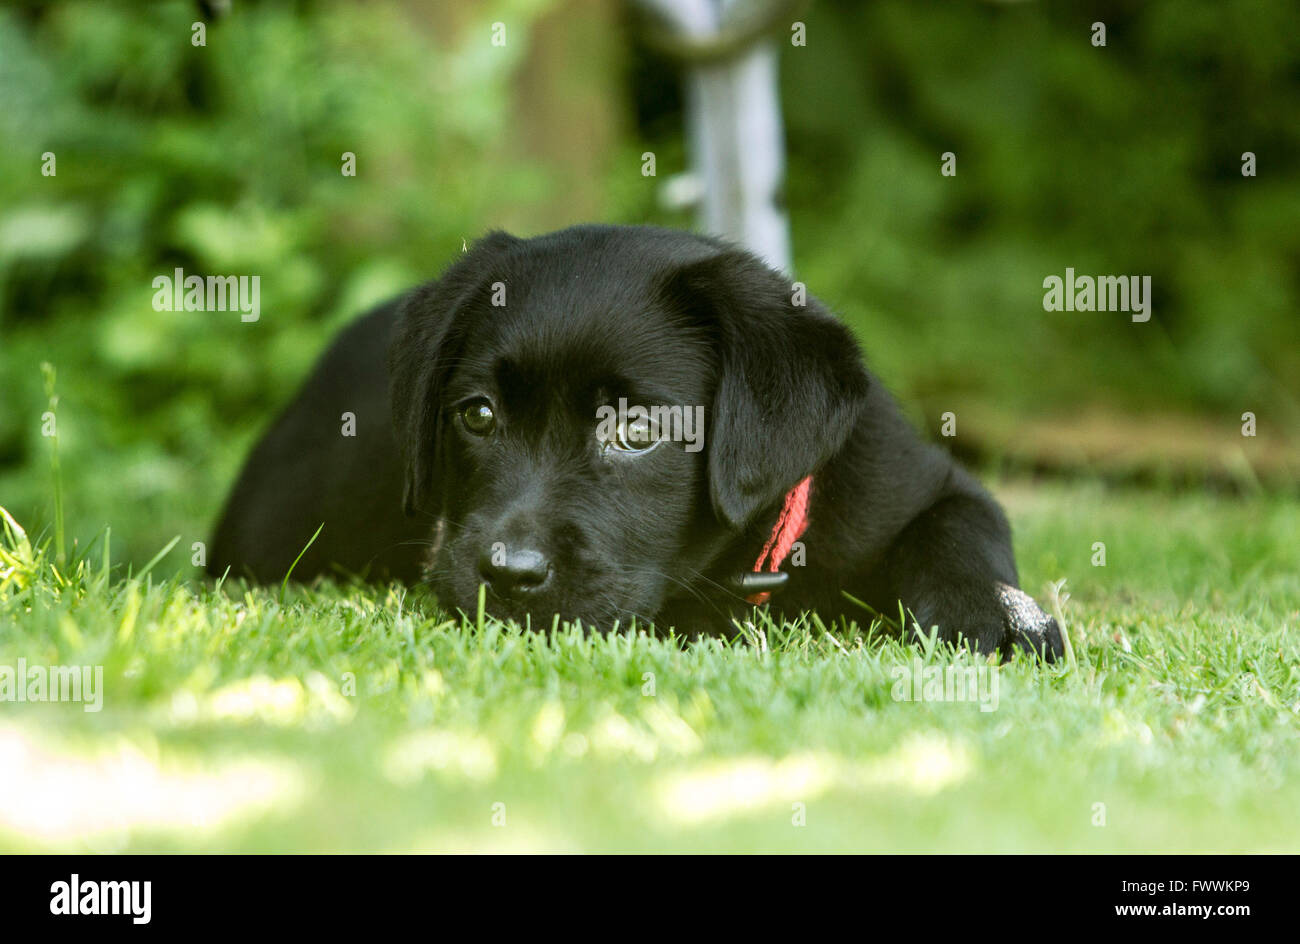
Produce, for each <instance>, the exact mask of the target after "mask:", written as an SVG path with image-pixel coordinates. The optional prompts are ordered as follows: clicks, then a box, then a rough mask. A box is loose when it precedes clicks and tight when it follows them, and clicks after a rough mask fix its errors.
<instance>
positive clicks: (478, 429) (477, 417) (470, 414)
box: [460, 400, 497, 436]
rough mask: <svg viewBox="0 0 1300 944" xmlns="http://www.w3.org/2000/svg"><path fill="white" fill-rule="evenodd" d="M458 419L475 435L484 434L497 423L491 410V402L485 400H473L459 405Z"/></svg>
mask: <svg viewBox="0 0 1300 944" xmlns="http://www.w3.org/2000/svg"><path fill="white" fill-rule="evenodd" d="M460 421H461V422H462V423H464V424H465V428H466V429H467V430H469V431H470V432H471V433H473V434H474V435H475V436H486V435H487V434H488V433H490V432H492V430H494V429H495V428H496V425H497V417H496V414H495V413H493V412H492V404H491V403H489V402H488V401H486V400H473V401H471V402H469V403H467V404H465V405H464V406H463V407H461V410H460Z"/></svg>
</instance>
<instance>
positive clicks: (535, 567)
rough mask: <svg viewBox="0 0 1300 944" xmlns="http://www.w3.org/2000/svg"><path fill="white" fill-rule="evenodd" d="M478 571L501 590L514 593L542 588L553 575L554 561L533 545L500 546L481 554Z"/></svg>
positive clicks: (487, 581) (498, 591)
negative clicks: (519, 546) (521, 546)
mask: <svg viewBox="0 0 1300 944" xmlns="http://www.w3.org/2000/svg"><path fill="white" fill-rule="evenodd" d="M478 572H479V574H480V575H481V576H482V578H483V580H484V581H485V582H486V583H488V584H489V585H490V586H491V587H492V589H493V590H495V591H496V592H497V593H499V594H502V595H503V596H513V595H518V594H523V593H531V592H532V591H534V590H539V589H541V587H542V585H543V584H545V583H546V581H547V579H548V578H549V577H550V576H551V562H550V561H549V560H548V559H547V558H546V555H545V554H543V553H542V552H541V551H538V550H535V549H533V548H530V547H527V548H517V547H509V548H504V549H503V548H501V547H499V546H498V547H497V549H496V550H495V551H493V550H487V551H484V552H483V554H482V555H480V557H479V559H478Z"/></svg>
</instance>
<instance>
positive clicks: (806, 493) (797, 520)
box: [745, 475, 812, 606]
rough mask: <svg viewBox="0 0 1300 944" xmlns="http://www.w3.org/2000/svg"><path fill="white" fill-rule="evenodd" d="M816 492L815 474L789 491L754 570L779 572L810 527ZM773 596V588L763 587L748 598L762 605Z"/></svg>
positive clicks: (751, 601) (750, 601)
mask: <svg viewBox="0 0 1300 944" xmlns="http://www.w3.org/2000/svg"><path fill="white" fill-rule="evenodd" d="M811 494H812V476H811V475H810V476H808V477H807V478H806V479H804V480H803V481H802V482H800V483H799V484H798V485H796V486H795V487H794V488H792V489H790V491H788V492H786V493H785V502H784V503H783V504H782V505H781V514H780V515H779V516H778V517H777V519H776V524H774V525H773V526H772V534H771V535H770V536H769V537H768V539H767V543H766V544H764V545H763V552H762V553H761V554H759V555H758V560H756V561H755V562H754V570H753V573H756V574H761V573H763V571H764V570H767V571H768V572H770V573H776V571H778V570H779V569H780V568H781V564H783V563H784V562H785V559H786V556H787V555H788V554H789V553H790V548H792V547H793V546H794V542H795V541H797V540H799V538H800V537H802V536H803V533H804V531H805V530H806V529H807V527H808V505H809V498H810V496H811ZM771 596H772V592H771V591H770V590H763V591H760V592H759V593H754V594H751V595H749V596H748V597H746V598H745V599H746V601H747V602H749V603H752V604H754V605H755V606H758V605H760V604H763V603H766V602H767V601H768V600H769V599H770V598H771Z"/></svg>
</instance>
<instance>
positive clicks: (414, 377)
mask: <svg viewBox="0 0 1300 944" xmlns="http://www.w3.org/2000/svg"><path fill="white" fill-rule="evenodd" d="M520 242H522V240H519V239H517V238H515V237H514V236H511V235H510V234H509V233H503V232H500V231H496V232H492V233H489V234H488V235H487V236H485V237H483V238H482V239H480V240H479V241H478V242H476V243H475V244H474V245H473V247H471V248H470V250H469V251H468V252H467V253H465V254H463V255H462V256H461V257H460V258H459V259H458V260H456V262H455V263H454V264H453V265H452V266H451V267H450V268H449V269H447V271H446V272H444V273H443V274H442V276H441V277H440V278H438V279H437V280H436V281H433V282H429V283H426V284H425V285H422V286H420V287H419V288H417V289H415V290H414V291H413V292H411V293H410V294H408V295H407V296H406V297H405V298H404V299H402V301H401V303H400V304H401V311H400V313H399V315H398V324H397V329H396V332H395V334H394V336H393V341H392V344H391V346H390V347H389V351H388V373H389V395H390V400H391V402H392V411H393V431H394V432H395V433H396V435H397V443H398V448H399V449H400V451H401V453H402V464H403V467H404V469H405V483H404V487H403V494H402V506H403V508H404V509H405V511H406V514H407V515H408V516H410V515H413V514H414V513H415V510H416V508H417V507H418V506H420V505H423V504H425V503H426V502H427V500H428V497H429V494H430V492H431V491H432V487H433V484H434V481H435V479H436V478H437V475H436V474H435V472H436V469H437V467H438V462H439V459H440V456H439V452H440V449H439V447H440V445H441V439H442V422H443V417H442V412H443V411H442V387H443V385H444V384H445V382H446V380H447V376H448V375H449V374H450V373H451V365H452V364H454V363H455V361H456V358H457V357H458V356H459V352H460V350H461V348H462V347H463V344H464V332H463V327H464V325H463V322H464V317H463V313H464V311H465V310H466V309H467V308H468V307H469V306H470V304H471V303H472V302H474V301H475V300H476V298H477V297H478V296H480V295H482V296H484V297H486V295H487V293H489V292H490V291H491V283H492V281H493V278H494V277H496V274H495V273H494V272H493V271H492V270H493V265H494V264H496V263H498V262H499V261H500V259H501V257H502V255H503V254H504V253H505V252H506V251H507V250H508V249H509V248H510V247H511V246H514V245H516V244H518V243H520Z"/></svg>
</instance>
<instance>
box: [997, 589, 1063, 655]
mask: <svg viewBox="0 0 1300 944" xmlns="http://www.w3.org/2000/svg"><path fill="white" fill-rule="evenodd" d="M997 594H998V603H999V604H1000V605H1001V607H1002V622H1003V626H1004V630H1005V631H1004V634H1003V638H1002V642H1001V644H1000V645H999V646H998V649H999V650H1000V651H1001V652H1002V656H1003V658H1010V657H1011V654H1012V652H1014V651H1015V650H1016V649H1021V650H1024V651H1025V652H1031V653H1033V654H1034V655H1036V656H1038V657H1039V658H1041V659H1043V660H1045V661H1047V662H1055V661H1056V660H1057V659H1059V658H1060V657H1061V656H1062V655H1063V654H1064V653H1065V644H1064V643H1063V642H1062V640H1061V627H1060V626H1058V625H1057V623H1056V620H1054V619H1053V618H1052V617H1050V616H1048V615H1047V614H1046V613H1044V612H1043V609H1042V607H1040V606H1039V605H1038V604H1037V603H1035V602H1034V599H1033V597H1031V596H1030V595H1029V594H1027V593H1025V592H1024V591H1023V590H1017V589H1016V588H1015V587H1013V586H1011V585H1010V584H1005V583H999V584H998V585H997Z"/></svg>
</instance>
